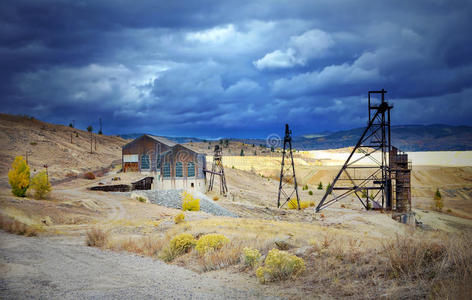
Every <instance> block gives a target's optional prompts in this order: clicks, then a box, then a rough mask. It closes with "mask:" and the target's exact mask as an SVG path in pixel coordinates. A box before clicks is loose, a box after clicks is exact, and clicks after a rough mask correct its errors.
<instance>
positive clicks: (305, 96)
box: [0, 0, 472, 137]
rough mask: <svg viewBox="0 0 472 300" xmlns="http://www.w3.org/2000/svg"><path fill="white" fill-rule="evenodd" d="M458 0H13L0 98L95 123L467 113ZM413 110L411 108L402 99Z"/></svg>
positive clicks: (165, 129)
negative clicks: (382, 99) (369, 110)
mask: <svg viewBox="0 0 472 300" xmlns="http://www.w3.org/2000/svg"><path fill="white" fill-rule="evenodd" d="M471 7H472V5H471V4H470V3H469V2H468V1H441V0H436V1H433V0H431V1H391V2H385V1H327V0H326V1H297V2H294V1H277V2H272V3H270V4H268V3H267V2H266V1H246V2H244V1H134V2H129V1H63V0H56V1H10V2H9V3H6V4H3V5H2V6H0V63H1V65H2V68H0V76H1V81H0V95H1V96H2V103H3V104H4V105H3V106H2V111H3V112H7V113H25V114H31V115H34V116H36V117H38V118H42V119H45V120H48V121H52V122H58V123H66V124H67V123H68V122H70V120H73V119H74V120H76V124H78V125H79V126H82V127H83V126H86V125H88V124H90V123H97V120H98V118H99V117H101V118H102V119H103V120H104V123H105V124H106V126H105V129H106V132H110V133H126V132H128V133H130V132H142V131H146V132H153V133H156V134H165V135H196V136H205V137H218V136H252V137H263V136H265V135H267V134H269V133H271V132H279V131H281V128H283V123H285V122H289V123H291V124H293V125H292V127H294V128H296V131H297V133H298V134H302V133H310V132H318V131H324V130H336V129H344V128H352V127H357V126H362V125H364V124H365V121H366V120H365V117H366V116H365V111H366V108H365V104H366V102H365V96H366V93H367V91H368V90H372V89H380V88H385V89H387V90H388V97H389V99H391V100H392V102H393V104H394V105H395V109H394V122H395V123H397V124H409V123H420V124H428V123H451V124H469V125H471V124H472V121H471V118H470V116H471V115H472V106H471V105H470V104H469V101H468V99H470V96H471V93H472V92H471V91H472V43H471V39H470V37H469V35H470V34H469V31H470V28H472V21H471V20H470V15H472V9H471ZM412 111H415V112H421V113H412Z"/></svg>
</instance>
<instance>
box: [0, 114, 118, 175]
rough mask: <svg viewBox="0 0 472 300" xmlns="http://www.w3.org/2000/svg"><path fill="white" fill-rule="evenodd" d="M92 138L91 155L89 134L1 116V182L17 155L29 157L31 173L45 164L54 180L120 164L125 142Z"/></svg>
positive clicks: (114, 138)
mask: <svg viewBox="0 0 472 300" xmlns="http://www.w3.org/2000/svg"><path fill="white" fill-rule="evenodd" d="M93 136H94V138H96V150H95V142H94V144H93V147H92V148H93V149H92V150H93V153H92V154H91V153H90V133H89V132H87V131H84V130H80V129H75V128H70V127H67V126H63V125H55V124H50V123H46V122H42V121H39V120H36V119H32V118H28V117H22V116H12V115H7V114H0V180H1V181H2V183H3V184H6V178H7V174H8V170H9V168H10V166H11V163H12V162H13V160H14V159H15V156H17V155H22V156H26V154H28V163H29V165H30V167H31V171H32V172H33V173H34V172H35V171H40V170H43V169H44V167H43V166H44V165H48V172H49V176H50V178H51V180H53V181H54V180H60V179H64V178H66V176H72V175H79V174H81V173H83V172H86V171H89V170H98V169H101V168H104V167H108V166H110V165H111V164H112V163H114V162H115V163H119V161H120V160H121V146H122V145H124V144H125V143H126V141H125V140H124V139H123V138H121V137H116V136H106V135H97V134H94V135H93ZM71 138H72V140H71Z"/></svg>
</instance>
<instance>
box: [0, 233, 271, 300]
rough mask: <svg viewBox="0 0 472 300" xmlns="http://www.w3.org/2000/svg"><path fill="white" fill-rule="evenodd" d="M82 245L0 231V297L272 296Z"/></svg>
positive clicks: (227, 277)
mask: <svg viewBox="0 0 472 300" xmlns="http://www.w3.org/2000/svg"><path fill="white" fill-rule="evenodd" d="M82 243H83V239H80V240H79V239H77V238H75V239H71V238H36V237H30V238H26V237H22V236H16V235H11V234H7V233H5V232H2V231H0V274H1V275H0V298H1V299H18V298H21V299H25V298H26V299H29V298H34V299H38V298H41V299H51V298H52V299H84V298H85V299H98V298H99V299H142V298H153V299H164V298H165V299H248V298H249V299H256V298H257V299H261V298H273V297H270V296H267V294H266V292H264V291H263V288H262V287H261V286H259V285H258V284H251V283H248V282H247V281H245V280H243V279H241V278H240V277H237V275H234V274H229V273H222V272H219V273H218V272H217V273H212V272H210V273H205V274H196V273H194V272H191V271H189V270H186V269H184V268H181V267H178V266H173V265H167V264H165V263H163V262H161V261H158V260H152V259H151V258H143V257H140V256H135V255H130V254H126V253H115V252H110V251H102V250H99V249H96V248H91V247H86V246H84V245H82ZM236 277H237V278H236Z"/></svg>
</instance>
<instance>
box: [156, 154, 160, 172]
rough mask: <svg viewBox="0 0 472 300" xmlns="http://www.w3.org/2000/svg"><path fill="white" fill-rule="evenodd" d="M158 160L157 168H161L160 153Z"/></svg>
mask: <svg viewBox="0 0 472 300" xmlns="http://www.w3.org/2000/svg"><path fill="white" fill-rule="evenodd" d="M156 161H157V169H160V168H161V155H160V154H157V157H156Z"/></svg>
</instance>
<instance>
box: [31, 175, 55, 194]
mask: <svg viewBox="0 0 472 300" xmlns="http://www.w3.org/2000/svg"><path fill="white" fill-rule="evenodd" d="M30 187H31V188H32V189H33V190H34V196H35V197H36V198H38V199H43V198H44V196H46V194H47V193H49V192H50V191H51V184H50V183H49V179H48V175H47V174H46V172H45V171H42V172H39V173H38V174H36V175H34V176H33V178H32V179H31V185H30Z"/></svg>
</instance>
